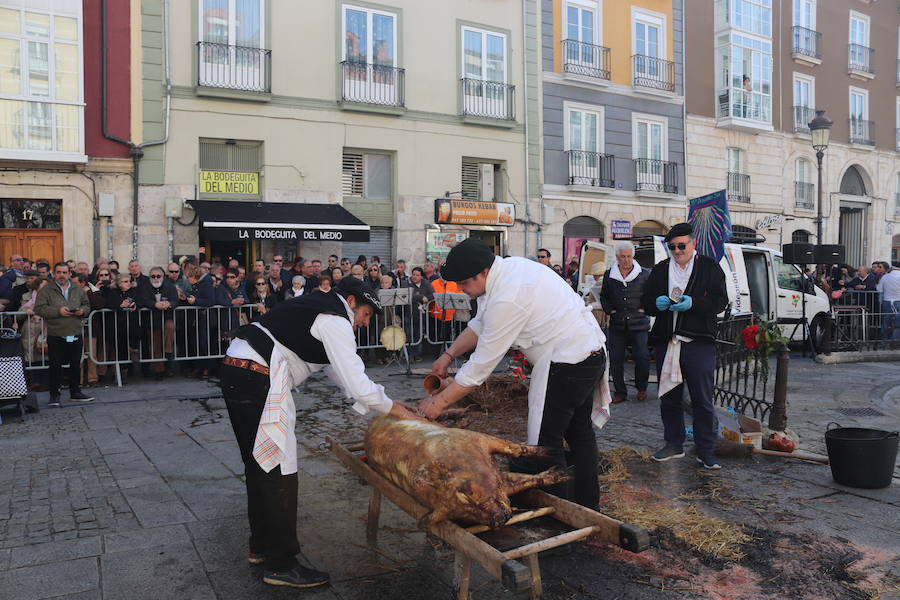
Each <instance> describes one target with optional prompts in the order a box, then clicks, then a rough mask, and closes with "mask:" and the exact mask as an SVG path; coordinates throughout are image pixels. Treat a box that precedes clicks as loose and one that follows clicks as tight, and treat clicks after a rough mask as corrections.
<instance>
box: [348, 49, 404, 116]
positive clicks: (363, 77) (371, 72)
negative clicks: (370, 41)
mask: <svg viewBox="0 0 900 600" xmlns="http://www.w3.org/2000/svg"><path fill="white" fill-rule="evenodd" d="M341 81H342V84H341V90H342V91H341V99H342V100H344V101H345V102H358V103H360V104H377V105H379V106H403V105H404V102H405V96H406V70H405V69H399V68H397V67H393V66H391V65H378V64H371V63H364V62H355V61H346V60H345V61H343V62H342V63H341Z"/></svg>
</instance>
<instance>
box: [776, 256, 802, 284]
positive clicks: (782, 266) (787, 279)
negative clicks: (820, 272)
mask: <svg viewBox="0 0 900 600" xmlns="http://www.w3.org/2000/svg"><path fill="white" fill-rule="evenodd" d="M774 259H775V277H776V278H777V280H778V287H780V288H781V289H783V290H793V291H795V292H800V291H802V290H803V274H802V273H801V272H800V269H798V268H797V267H796V266H795V265H791V264H788V263H785V262H784V259H783V258H782V257H780V256H778V255H775V257H774Z"/></svg>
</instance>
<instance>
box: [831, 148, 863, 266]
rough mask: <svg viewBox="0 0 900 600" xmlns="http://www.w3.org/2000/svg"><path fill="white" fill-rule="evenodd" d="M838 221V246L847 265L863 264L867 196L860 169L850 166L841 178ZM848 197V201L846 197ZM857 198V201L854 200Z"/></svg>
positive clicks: (856, 166)
mask: <svg viewBox="0 0 900 600" xmlns="http://www.w3.org/2000/svg"><path fill="white" fill-rule="evenodd" d="M840 193H841V196H843V198H841V207H840V220H839V221H838V244H840V245H842V246H844V249H845V250H844V252H845V256H846V260H847V264H849V265H853V266H854V267H856V266H859V265H860V264H861V263H862V262H863V246H864V244H865V237H866V220H867V213H868V208H869V203H868V201H867V200H866V196H868V195H869V193H868V188H867V186H866V177H865V173H864V171H863V170H862V167H860V166H858V165H852V166H850V167H848V168H847V170H846V171H844V175H843V177H841V186H840ZM848 196H850V198H849V199H848V198H847V197H848ZM854 198H859V200H858V201H857V200H854Z"/></svg>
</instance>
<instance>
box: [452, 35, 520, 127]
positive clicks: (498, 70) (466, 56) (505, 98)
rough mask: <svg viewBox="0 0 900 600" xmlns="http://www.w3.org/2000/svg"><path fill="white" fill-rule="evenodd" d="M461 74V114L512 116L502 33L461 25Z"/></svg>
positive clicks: (496, 116) (505, 117)
mask: <svg viewBox="0 0 900 600" xmlns="http://www.w3.org/2000/svg"><path fill="white" fill-rule="evenodd" d="M462 73H463V112H464V114H471V115H475V116H484V117H491V118H501V119H512V118H513V116H512V91H511V90H510V89H509V87H511V86H507V70H506V36H505V35H504V34H502V33H496V32H493V31H485V30H481V29H475V28H472V27H463V28H462Z"/></svg>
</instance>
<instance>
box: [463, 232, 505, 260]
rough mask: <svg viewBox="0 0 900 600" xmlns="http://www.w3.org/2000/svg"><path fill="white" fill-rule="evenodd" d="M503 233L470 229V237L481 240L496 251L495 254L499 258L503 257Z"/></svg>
mask: <svg viewBox="0 0 900 600" xmlns="http://www.w3.org/2000/svg"><path fill="white" fill-rule="evenodd" d="M502 233H503V232H502V231H483V230H480V229H470V230H469V237H473V238H475V239H479V240H481V241H482V242H484V243H485V244H487V245H488V246H490V247H491V248H492V249H493V250H494V254H496V255H497V256H503V251H502V248H501V247H500V241H501V237H502Z"/></svg>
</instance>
